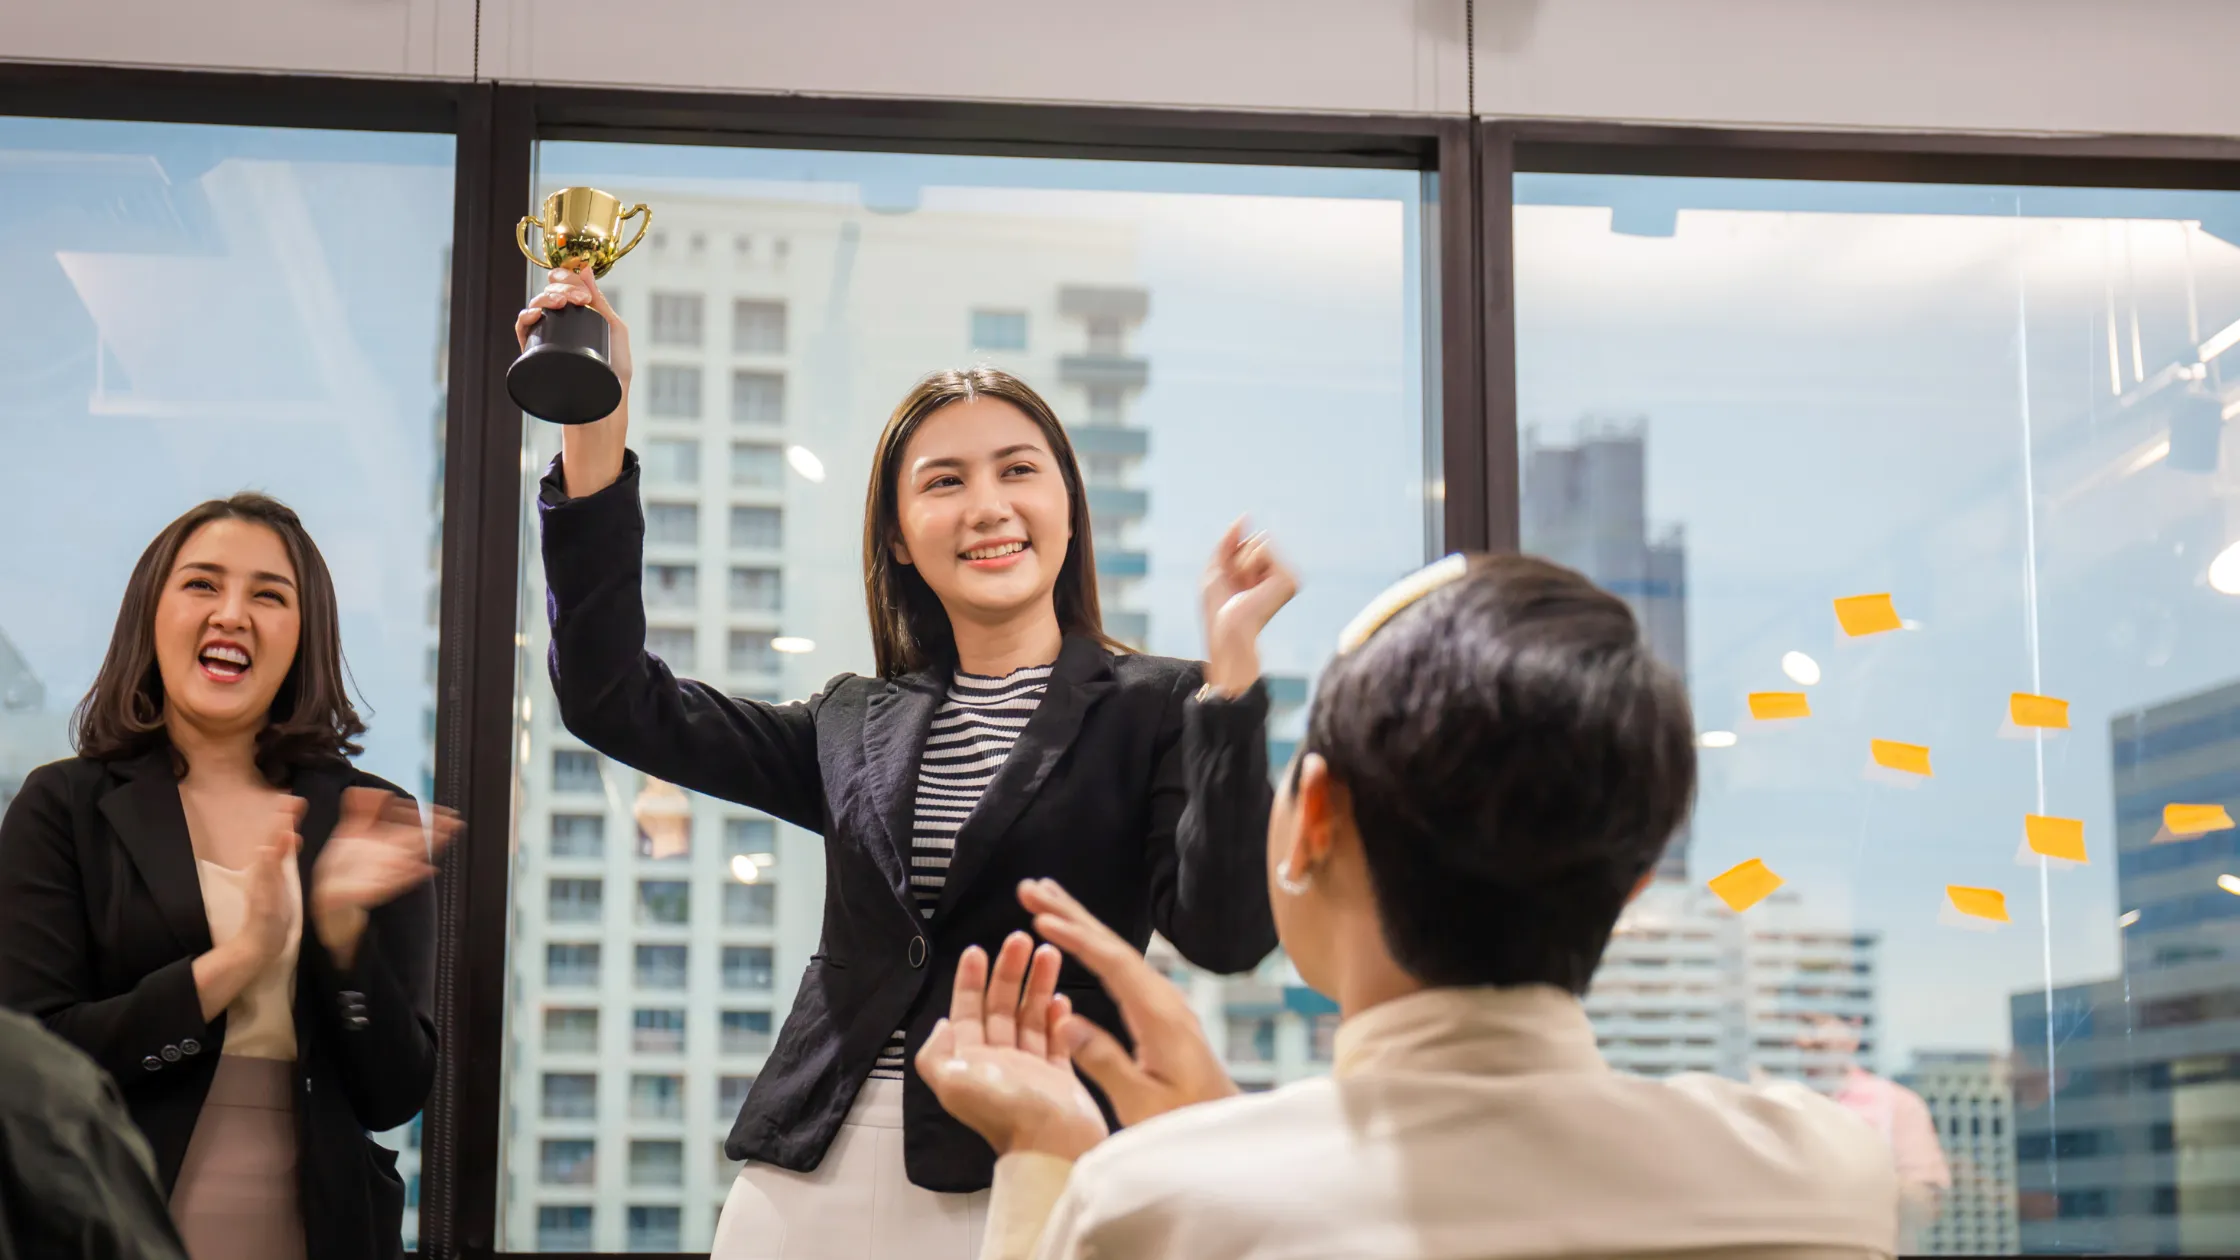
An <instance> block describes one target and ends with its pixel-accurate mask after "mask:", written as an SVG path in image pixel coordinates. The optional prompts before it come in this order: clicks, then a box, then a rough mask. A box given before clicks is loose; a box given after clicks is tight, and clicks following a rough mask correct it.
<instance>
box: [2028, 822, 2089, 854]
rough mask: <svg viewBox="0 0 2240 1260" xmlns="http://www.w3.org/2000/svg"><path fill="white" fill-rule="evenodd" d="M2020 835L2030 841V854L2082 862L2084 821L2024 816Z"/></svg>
mask: <svg viewBox="0 0 2240 1260" xmlns="http://www.w3.org/2000/svg"><path fill="white" fill-rule="evenodd" d="M2022 834H2023V836H2024V837H2025V838H2026V839H2028V840H2029V841H2030V851H2031V852H2032V853H2042V854H2044V855H2045V856H2047V857H2050V858H2061V859H2063V860H2064V861H2069V862H2082V861H2084V860H2085V858H2084V819H2082V818H2048V817H2046V816H2045V815H2043V814H2025V815H2023V818H2022Z"/></svg>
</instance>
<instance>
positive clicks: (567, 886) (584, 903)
mask: <svg viewBox="0 0 2240 1260" xmlns="http://www.w3.org/2000/svg"><path fill="white" fill-rule="evenodd" d="M547 889H548V893H547V896H546V898H545V918H546V919H547V920H548V921H550V922H553V923H597V922H598V921H599V915H600V909H601V907H600V899H601V897H602V896H603V895H604V888H603V885H602V884H601V882H600V881H599V880H596V879H555V880H552V881H550V882H549V883H548V884H547Z"/></svg>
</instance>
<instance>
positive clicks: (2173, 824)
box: [2162, 805, 2232, 836]
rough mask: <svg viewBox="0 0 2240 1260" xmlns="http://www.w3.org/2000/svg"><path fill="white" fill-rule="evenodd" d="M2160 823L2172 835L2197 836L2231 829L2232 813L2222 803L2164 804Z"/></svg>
mask: <svg viewBox="0 0 2240 1260" xmlns="http://www.w3.org/2000/svg"><path fill="white" fill-rule="evenodd" d="M2162 825H2163V827H2164V828H2165V829H2166V830H2168V831H2169V833H2170V834H2171V835H2173V836H2199V835H2206V834H2208V833H2209V832H2212V831H2230V830H2232V815H2230V814H2228V813H2226V812H2224V806H2222V805H2165V806H2163V807H2162Z"/></svg>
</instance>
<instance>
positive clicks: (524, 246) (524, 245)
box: [513, 215, 637, 271]
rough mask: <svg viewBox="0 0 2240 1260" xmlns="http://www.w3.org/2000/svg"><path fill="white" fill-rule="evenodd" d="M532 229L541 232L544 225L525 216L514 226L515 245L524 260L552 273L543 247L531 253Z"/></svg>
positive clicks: (549, 261) (549, 260)
mask: <svg viewBox="0 0 2240 1260" xmlns="http://www.w3.org/2000/svg"><path fill="white" fill-rule="evenodd" d="M531 227H535V228H537V229H538V230H539V231H540V232H541V231H542V230H543V229H544V224H542V223H539V222H537V220H535V219H532V218H530V217H529V216H527V215H523V216H522V217H521V222H519V223H516V224H514V225H513V243H514V244H515V245H517V246H519V247H520V248H521V256H522V257H523V258H526V259H528V260H529V261H530V262H533V263H535V264H536V265H538V266H539V267H542V268H544V269H545V270H546V271H550V270H552V260H551V259H550V258H547V257H545V254H544V249H543V247H542V246H539V248H538V249H537V251H536V252H535V253H531V252H530V251H529V229H530V228H531ZM631 244H633V245H635V244H637V242H636V241H632V242H631Z"/></svg>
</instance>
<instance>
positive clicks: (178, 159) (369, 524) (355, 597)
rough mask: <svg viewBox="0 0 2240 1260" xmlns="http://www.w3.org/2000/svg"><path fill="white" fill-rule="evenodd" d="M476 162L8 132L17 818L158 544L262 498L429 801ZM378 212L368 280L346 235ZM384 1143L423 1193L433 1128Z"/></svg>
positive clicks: (0, 153) (0, 147)
mask: <svg viewBox="0 0 2240 1260" xmlns="http://www.w3.org/2000/svg"><path fill="white" fill-rule="evenodd" d="M451 162H452V142H451V139H450V137H448V136H416V135H390V134H371V133H356V132H331V131H297V130H283V129H277V128H270V129H268V128H255V127H205V126H180V125H167V124H158V123H120V122H98V121H78V120H63V119H41V118H9V117H0V187H4V188H5V189H6V200H7V204H8V205H9V206H10V207H11V208H10V209H9V210H8V211H6V212H5V214H6V231H7V240H8V245H9V248H8V251H7V256H6V262H5V274H6V279H7V286H8V296H7V300H6V301H5V302H0V380H5V381H6V386H5V388H4V389H0V442H4V443H5V444H6V448H7V450H8V452H9V455H8V458H7V459H5V460H0V504H4V505H5V506H4V507H0V525H4V526H5V527H6V531H7V534H8V536H9V537H10V538H11V539H12V540H13V544H14V545H12V546H9V547H7V548H5V549H0V589H4V590H5V591H6V595H5V596H4V597H0V808H4V807H5V806H6V804H7V802H8V801H9V800H10V799H11V798H12V797H13V796H14V794H15V791H16V788H17V787H18V786H19V785H20V784H21V783H22V781H23V777H24V775H25V774H26V773H27V772H29V771H30V770H31V769H32V768H33V767H35V766H38V765H40V764H42V763H44V762H48V761H52V760H55V759H57V758H60V757H66V756H68V755H69V754H70V746H69V739H68V715H69V712H70V709H71V707H72V706H73V705H75V704H76V703H77V701H78V698H79V697H80V696H81V695H83V694H84V693H85V690H86V688H87V686H88V685H90V683H91V682H92V680H93V675H94V671H95V669H96V668H97V667H98V665H99V664H100V660H101V655H102V652H103V650H104V649H105V648H106V647H107V645H108V628H109V626H110V624H111V622H112V621H113V619H114V618H115V615H116V607H117V599H118V596H119V594H120V592H121V591H122V590H123V588H124V582H125V578H126V576H127V575H128V574H129V573H130V572H131V570H132V564H133V561H134V560H135V559H136V558H137V557H138V556H139V553H140V549H141V548H142V547H143V546H145V545H146V543H147V541H148V539H150V538H152V537H154V536H155V534H156V532H157V530H159V529H160V528H161V527H162V526H163V525H164V524H165V523H166V522H168V521H169V520H171V519H172V518H173V517H175V516H177V515H178V514H179V513H181V512H183V511H185V510H186V509H187V508H189V507H190V506H192V505H193V504H195V503H196V502H199V501H201V500H204V499H209V498H216V497H221V496H224V495H228V494H231V493H233V492H235V491H238V490H243V489H256V490H263V491H266V492H268V493H270V494H273V495H275V496H277V497H278V498H280V499H281V500H283V501H284V502H286V503H288V504H289V505H290V506H292V507H294V508H295V509H296V510H297V512H298V513H299V514H301V515H302V517H303V520H304V524H305V525H306V526H307V527H308V528H309V530H310V531H311V534H312V536H313V537H315V538H316V539H318V541H319V546H320V549H321V550H322V551H323V552H324V553H325V555H326V557H327V562H328V564H329V565H330V566H331V567H332V569H333V571H334V580H335V585H336V595H337V599H338V601H339V605H340V612H341V619H342V645H343V650H344V652H345V653H346V655H347V656H348V658H349V663H350V668H351V673H352V675H353V677H354V678H355V680H356V683H357V691H358V697H359V702H360V703H359V708H360V712H361V713H362V714H364V715H365V716H366V718H367V720H368V722H369V723H370V724H371V726H372V731H371V733H370V734H369V735H368V736H366V737H365V738H364V739H363V740H362V741H361V742H362V743H363V744H364V745H365V749H366V751H365V755H364V756H363V757H361V758H360V759H359V762H358V764H359V765H360V766H362V767H363V768H364V769H366V770H368V771H370V772H372V773H374V774H377V775H380V776H382V777H383V778H386V779H389V780H390V781H392V782H395V783H397V784H399V785H402V786H403V787H405V788H406V789H407V790H409V791H411V792H413V793H415V794H417V795H419V796H420V797H422V798H423V799H425V798H426V797H427V796H428V795H429V794H430V785H431V781H432V778H433V773H434V749H433V731H434V728H435V723H434V719H433V712H432V711H433V706H434V699H435V677H434V660H435V651H436V636H437V626H436V616H435V610H436V599H435V591H436V583H437V573H436V564H437V555H438V550H439V547H438V537H439V531H440V528H441V526H440V522H439V521H437V520H435V519H434V518H432V517H431V515H430V510H429V509H430V505H431V504H436V505H440V504H441V503H442V502H443V495H442V489H441V460H440V456H441V453H442V448H443V399H444V384H443V370H444V369H443V363H444V350H445V346H444V341H443V336H444V309H443V304H444V294H445V292H446V289H447V272H448V270H449V266H450V263H449V255H450V239H451V185H452V179H451ZM369 206H378V207H379V208H380V209H379V213H380V215H381V216H382V220H383V233H382V234H383V238H384V241H385V242H386V243H385V245H384V247H383V256H382V261H381V263H380V265H379V266H371V267H369V266H368V265H366V260H365V258H364V256H363V255H362V254H361V253H359V252H357V251H355V250H353V249H352V248H350V243H351V241H352V236H351V234H350V233H348V232H336V231H334V230H332V229H333V227H334V226H335V225H336V224H345V225H347V224H354V223H358V222H361V221H362V220H363V219H364V218H365V216H366V214H367V212H368V210H367V208H368V207H369ZM400 522H403V523H404V525H403V526H402V529H401V530H400V526H399V523H400ZM400 542H402V543H404V544H405V545H402V546H399V545H398V544H399V543H400ZM379 1140H381V1141H382V1142H384V1143H386V1144H388V1145H390V1146H392V1147H396V1148H399V1149H400V1150H401V1152H402V1155H401V1158H400V1159H399V1162H398V1171H399V1172H400V1174H401V1175H403V1177H404V1178H405V1182H406V1185H407V1187H408V1193H409V1188H410V1187H412V1186H414V1185H416V1184H417V1181H418V1177H419V1164H420V1155H419V1149H418V1142H417V1128H416V1127H414V1126H407V1127H406V1128H405V1129H400V1130H398V1131H396V1132H394V1133H388V1134H383V1135H381V1136H380V1139H379ZM404 1228H405V1245H406V1246H407V1247H408V1248H409V1247H412V1246H414V1245H415V1244H416V1240H417V1236H418V1228H419V1223H418V1213H417V1212H416V1211H409V1210H408V1211H407V1212H406V1214H405V1227H404Z"/></svg>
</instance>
